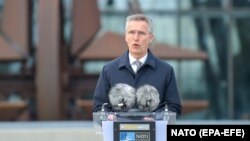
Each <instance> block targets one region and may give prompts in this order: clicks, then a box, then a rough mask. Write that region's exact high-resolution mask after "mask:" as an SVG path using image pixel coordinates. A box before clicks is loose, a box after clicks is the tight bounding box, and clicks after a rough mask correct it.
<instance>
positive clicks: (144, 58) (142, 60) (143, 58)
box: [128, 53, 148, 65]
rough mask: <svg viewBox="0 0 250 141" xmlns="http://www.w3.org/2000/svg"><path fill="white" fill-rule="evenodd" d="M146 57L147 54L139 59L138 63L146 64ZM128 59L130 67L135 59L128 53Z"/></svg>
mask: <svg viewBox="0 0 250 141" xmlns="http://www.w3.org/2000/svg"><path fill="white" fill-rule="evenodd" d="M147 57H148V53H147V54H146V55H144V56H143V57H142V58H141V59H139V60H138V61H140V62H141V63H142V65H143V64H144V63H145V62H146V60H147ZM128 58H129V63H130V65H132V64H133V63H134V62H135V61H136V59H135V58H134V57H133V56H132V55H131V53H128Z"/></svg>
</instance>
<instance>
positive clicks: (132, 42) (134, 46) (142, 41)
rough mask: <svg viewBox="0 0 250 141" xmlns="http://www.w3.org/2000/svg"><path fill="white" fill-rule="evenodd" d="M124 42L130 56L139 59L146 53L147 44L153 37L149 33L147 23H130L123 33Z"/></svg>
mask: <svg viewBox="0 0 250 141" xmlns="http://www.w3.org/2000/svg"><path fill="white" fill-rule="evenodd" d="M125 40H126V42H127V44H128V49H129V52H130V53H131V54H132V56H133V57H135V58H136V59H140V58H141V57H143V56H144V55H145V54H146V53H147V50H148V48H149V43H150V42H151V41H152V40H153V35H152V34H151V33H150V32H149V26H148V24H147V22H145V21H130V22H129V23H128V25H127V30H126V31H125Z"/></svg>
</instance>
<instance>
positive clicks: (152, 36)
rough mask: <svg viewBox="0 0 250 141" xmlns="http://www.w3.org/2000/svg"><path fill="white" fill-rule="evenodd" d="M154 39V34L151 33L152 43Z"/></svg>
mask: <svg viewBox="0 0 250 141" xmlns="http://www.w3.org/2000/svg"><path fill="white" fill-rule="evenodd" d="M153 40H154V35H153V34H150V40H149V42H150V43H151V42H153Z"/></svg>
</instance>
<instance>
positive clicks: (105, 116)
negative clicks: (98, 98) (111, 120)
mask: <svg viewBox="0 0 250 141" xmlns="http://www.w3.org/2000/svg"><path fill="white" fill-rule="evenodd" d="M107 104H108V103H103V104H102V109H101V112H100V120H106V119H107V115H106V112H105V106H106V105H107Z"/></svg>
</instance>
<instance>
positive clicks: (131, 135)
mask: <svg viewBox="0 0 250 141" xmlns="http://www.w3.org/2000/svg"><path fill="white" fill-rule="evenodd" d="M120 141H135V132H120Z"/></svg>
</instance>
